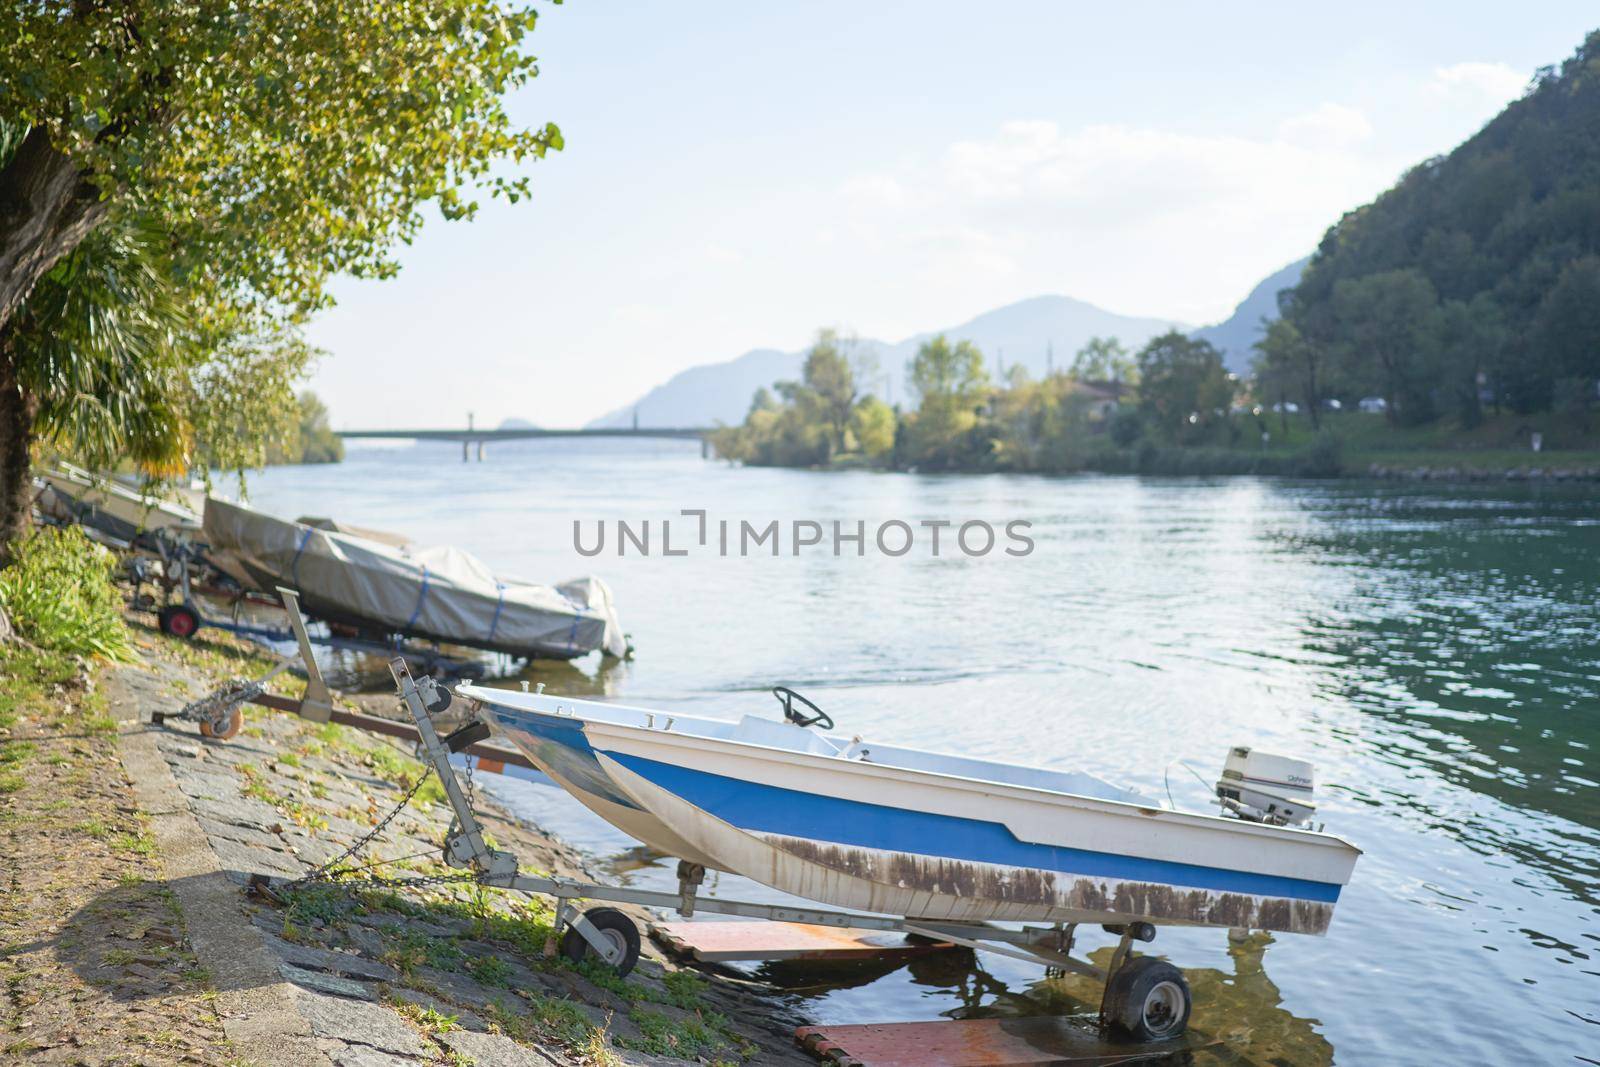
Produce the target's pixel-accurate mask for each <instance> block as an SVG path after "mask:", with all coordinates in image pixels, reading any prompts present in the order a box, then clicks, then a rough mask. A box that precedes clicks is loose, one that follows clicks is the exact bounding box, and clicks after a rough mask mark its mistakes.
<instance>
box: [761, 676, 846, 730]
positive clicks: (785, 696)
mask: <svg viewBox="0 0 1600 1067" xmlns="http://www.w3.org/2000/svg"><path fill="white" fill-rule="evenodd" d="M772 695H773V696H775V697H777V698H778V703H780V704H782V705H783V717H784V718H785V719H788V720H789V721H790V722H792V723H794V724H795V725H796V726H821V727H822V728H823V729H824V730H831V729H833V717H832V716H831V715H829V714H828V713H827V712H825V711H823V710H822V709H821V708H819V707H817V706H816V705H815V704H813V703H811V701H809V700H807V699H806V698H805V697H803V696H801V695H800V694H799V693H796V692H795V691H794V690H793V689H790V688H789V687H788V686H786V685H775V686H773V687H772ZM796 700H798V701H799V702H800V703H802V704H804V705H805V706H806V707H808V708H810V709H811V710H812V711H814V712H816V714H815V715H806V714H805V713H803V712H799V711H796V710H794V702H795V701H796Z"/></svg>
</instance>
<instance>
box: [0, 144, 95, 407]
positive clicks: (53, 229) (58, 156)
mask: <svg viewBox="0 0 1600 1067" xmlns="http://www.w3.org/2000/svg"><path fill="white" fill-rule="evenodd" d="M105 214H106V202H105V201H104V200H103V199H102V198H101V196H100V191H99V189H97V188H96V187H95V186H94V184H93V183H92V182H90V181H88V180H87V179H85V177H84V175H83V173H82V172H81V171H80V170H79V169H78V167H77V166H76V164H74V163H73V161H72V160H71V158H69V157H68V156H67V155H66V154H65V153H63V152H61V151H60V150H59V149H57V148H56V146H55V145H54V144H52V143H51V141H50V135H49V134H48V133H47V132H46V131H45V130H44V129H42V128H40V127H37V126H36V127H34V128H33V129H32V130H29V131H28V134H27V136H26V137H24V138H23V140H22V144H20V145H18V146H17V151H16V153H15V154H14V155H12V157H11V160H10V162H8V163H7V164H6V165H5V167H4V168H3V169H0V329H4V328H5V325H6V323H8V322H10V321H11V317H12V316H13V315H14V314H16V311H17V309H18V308H19V307H21V305H22V302H23V300H25V299H26V298H27V296H28V294H29V293H30V292H32V291H33V286H34V283H35V282H37V281H38V280H39V279H40V278H41V277H42V276H43V275H44V273H45V272H46V271H48V270H49V269H50V268H51V267H52V266H54V265H55V262H56V260H58V259H60V258H61V257H62V256H64V255H66V254H67V253H68V252H70V251H72V250H73V249H74V248H76V247H77V246H78V242H80V241H82V240H83V239H84V237H85V236H87V235H88V233H89V231H91V230H93V229H94V228H95V227H96V226H97V225H99V224H100V221H101V220H102V219H103V218H105ZM7 414H8V415H9V412H7Z"/></svg>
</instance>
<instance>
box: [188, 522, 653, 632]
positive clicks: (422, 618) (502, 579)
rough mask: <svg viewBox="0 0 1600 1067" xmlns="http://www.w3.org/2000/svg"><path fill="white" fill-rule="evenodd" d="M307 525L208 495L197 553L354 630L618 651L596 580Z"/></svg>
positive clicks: (249, 583)
mask: <svg viewBox="0 0 1600 1067" xmlns="http://www.w3.org/2000/svg"><path fill="white" fill-rule="evenodd" d="M312 522H314V523H315V524H314V525H313V524H311V523H307V522H290V521H288V520H286V519H280V518H277V517H275V516H272V515H267V514H265V513H263V512H260V511H256V510H255V509H253V508H249V507H245V506H243V505H240V504H231V503H228V502H226V501H222V500H217V499H215V498H212V499H209V500H207V501H206V510H205V521H204V527H203V530H202V533H201V538H200V539H201V540H202V541H203V543H204V552H205V555H206V558H207V560H208V561H209V562H210V563H212V564H213V565H215V566H216V567H217V568H218V569H219V570H221V571H223V572H224V573H226V574H227V575H229V576H230V577H232V578H233V579H235V580H236V581H238V582H240V583H241V584H242V585H244V586H245V587H246V588H247V589H252V590H257V591H260V592H264V593H271V592H272V591H273V590H274V589H276V588H277V587H279V586H283V587H285V588H289V589H293V590H295V591H296V592H297V593H299V595H300V602H301V604H302V605H303V606H304V608H305V610H306V611H307V612H308V613H309V614H311V615H314V616H315V617H317V618H319V619H321V620H323V621H324V622H327V623H330V624H334V625H343V626H348V627H352V628H355V629H357V630H360V631H362V632H364V633H379V634H383V635H393V636H400V637H411V638H424V639H428V640H433V641H439V642H444V643H447V644H454V645H461V646H464V647H467V648H476V649H482V650H485V651H489V652H500V653H504V654H506V655H510V656H517V657H522V658H527V659H572V658H574V657H576V656H582V655H584V654H586V653H589V652H592V651H594V650H596V649H599V650H600V651H601V652H603V653H605V654H606V655H609V656H619V657H620V656H624V655H626V654H627V652H628V645H627V639H626V637H625V635H624V634H623V632H622V625H621V623H620V622H618V620H617V613H616V608H615V606H614V605H613V603H612V597H611V590H610V589H609V588H608V587H607V586H606V584H605V583H604V582H602V581H601V580H600V579H599V578H594V577H586V578H579V579H575V580H573V581H569V582H565V583H563V584H561V585H554V586H551V585H540V584H537V583H534V582H527V581H523V580H521V579H518V578H510V577H506V576H504V575H496V574H495V573H494V572H493V571H492V570H490V569H489V567H488V566H487V565H486V564H485V563H483V561H481V560H479V559H477V558H476V557H474V556H472V555H469V554H468V553H466V552H462V551H461V550H459V549H456V548H450V547H447V546H437V547H423V546H418V545H413V544H410V543H407V542H405V541H404V539H402V538H395V537H393V536H389V537H384V538H379V537H375V536H371V535H370V534H371V531H362V534H367V535H368V536H362V534H358V533H355V532H353V529H354V528H352V527H342V526H340V524H338V523H334V522H331V521H329V520H312Z"/></svg>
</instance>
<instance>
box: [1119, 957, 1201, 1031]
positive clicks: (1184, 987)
mask: <svg viewBox="0 0 1600 1067" xmlns="http://www.w3.org/2000/svg"><path fill="white" fill-rule="evenodd" d="M1192 1003H1193V1001H1192V999H1191V997H1190V995H1189V983H1188V982H1187V981H1186V980H1185V979H1184V977H1183V972H1182V971H1180V970H1178V968H1176V967H1174V966H1173V965H1172V964H1170V963H1168V962H1167V961H1166V960H1163V959H1158V958H1157V957H1155V956H1136V957H1134V958H1133V959H1131V960H1129V961H1128V962H1127V963H1125V964H1123V965H1122V967H1121V969H1119V970H1118V971H1117V973H1116V974H1114V975H1112V976H1111V982H1110V984H1109V986H1108V987H1107V989H1106V1011H1105V1014H1106V1020H1107V1021H1108V1022H1109V1023H1111V1025H1112V1026H1114V1027H1116V1028H1117V1029H1118V1030H1121V1031H1122V1032H1123V1033H1125V1034H1127V1035H1128V1036H1129V1037H1132V1038H1134V1039H1135V1040H1138V1041H1166V1040H1167V1039H1169V1038H1174V1037H1177V1036H1178V1035H1179V1034H1181V1033H1183V1031H1184V1029H1185V1028H1187V1027H1188V1025H1189V1009H1190V1007H1191V1006H1192Z"/></svg>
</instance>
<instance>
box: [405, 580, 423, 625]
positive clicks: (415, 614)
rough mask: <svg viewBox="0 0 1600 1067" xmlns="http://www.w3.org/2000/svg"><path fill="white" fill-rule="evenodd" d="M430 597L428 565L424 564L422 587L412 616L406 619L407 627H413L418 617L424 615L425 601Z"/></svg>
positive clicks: (418, 592)
mask: <svg viewBox="0 0 1600 1067" xmlns="http://www.w3.org/2000/svg"><path fill="white" fill-rule="evenodd" d="M427 599H428V565H427V564H426V563H424V564H423V565H422V588H421V589H419V590H418V591H417V606H416V608H415V609H413V610H412V612H411V618H409V619H407V620H406V629H408V630H409V629H411V628H412V627H413V626H415V625H416V624H417V619H418V618H419V617H420V616H421V615H422V604H423V601H425V600H427Z"/></svg>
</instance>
